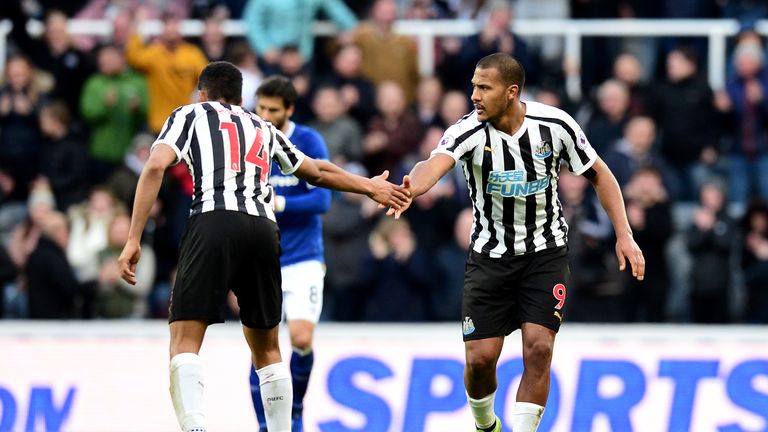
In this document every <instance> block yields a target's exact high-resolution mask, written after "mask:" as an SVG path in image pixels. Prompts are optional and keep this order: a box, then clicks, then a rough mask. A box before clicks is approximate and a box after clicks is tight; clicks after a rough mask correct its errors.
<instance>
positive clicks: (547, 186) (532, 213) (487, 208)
mask: <svg viewBox="0 0 768 432" xmlns="http://www.w3.org/2000/svg"><path fill="white" fill-rule="evenodd" d="M525 105H526V113H525V120H524V121H523V124H522V126H521V127H520V129H519V130H518V131H517V132H515V134H514V135H508V134H506V133H504V132H502V131H499V130H497V129H495V128H494V127H493V125H491V124H490V123H487V122H480V121H478V119H477V114H476V113H475V112H472V113H470V114H467V115H466V116H464V117H463V118H462V119H461V120H459V121H458V122H457V123H456V124H454V125H453V126H451V127H449V128H448V129H447V130H446V131H445V134H444V135H443V138H442V139H441V140H440V143H439V144H438V146H437V148H436V149H435V150H433V152H432V153H433V154H436V153H442V154H446V155H449V156H451V157H453V158H454V159H455V160H456V161H457V162H458V161H459V160H461V161H463V162H464V175H465V177H466V179H467V184H468V186H469V194H470V198H471V199H472V203H473V206H474V225H473V231H472V233H471V235H472V246H471V247H472V249H473V250H474V251H476V252H478V253H482V254H484V255H488V256H491V257H494V258H498V257H501V256H504V255H522V254H526V253H531V252H536V251H540V250H543V249H547V248H552V247H557V246H563V245H565V244H566V242H567V239H568V225H567V224H566V223H565V218H564V217H563V212H562V207H561V205H560V200H559V199H558V196H557V180H558V170H559V168H560V163H561V161H563V162H565V163H567V165H568V167H569V169H570V170H571V172H573V173H574V174H577V175H580V174H583V173H584V172H585V171H586V170H587V169H589V168H590V167H591V166H592V164H593V163H594V162H595V160H597V153H595V151H594V149H592V146H591V145H590V144H589V141H587V138H586V137H585V136H584V132H583V131H582V130H581V128H580V127H579V125H578V124H576V121H575V120H574V119H573V118H572V117H571V116H569V115H568V114H566V113H565V112H563V111H562V110H560V109H557V108H554V107H551V106H548V105H544V104H541V103H538V102H525Z"/></svg>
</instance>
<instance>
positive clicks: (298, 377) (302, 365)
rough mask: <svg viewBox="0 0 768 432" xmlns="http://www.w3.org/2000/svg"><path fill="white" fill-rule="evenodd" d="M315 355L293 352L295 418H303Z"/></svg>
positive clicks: (292, 376) (292, 372) (292, 371)
mask: <svg viewBox="0 0 768 432" xmlns="http://www.w3.org/2000/svg"><path fill="white" fill-rule="evenodd" d="M314 362H315V355H314V353H313V352H312V351H310V352H309V353H306V354H304V355H302V354H300V353H299V352H297V351H295V350H294V351H293V354H292V355H291V378H292V379H293V417H294V418H296V417H301V413H302V410H303V408H304V395H305V394H306V393H307V384H308V383H309V374H310V373H311V372H312V364H313V363H314Z"/></svg>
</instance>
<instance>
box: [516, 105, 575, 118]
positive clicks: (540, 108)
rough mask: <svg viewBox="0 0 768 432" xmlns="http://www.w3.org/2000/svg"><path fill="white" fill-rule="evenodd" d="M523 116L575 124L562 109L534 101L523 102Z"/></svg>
mask: <svg viewBox="0 0 768 432" xmlns="http://www.w3.org/2000/svg"><path fill="white" fill-rule="evenodd" d="M525 116H526V117H529V118H533V119H535V120H543V121H547V120H548V121H551V122H553V123H557V122H568V123H571V122H575V120H574V119H573V117H571V115H570V114H568V113H567V112H565V111H563V110H562V109H560V108H558V107H555V106H552V105H547V104H543V103H541V102H535V101H525Z"/></svg>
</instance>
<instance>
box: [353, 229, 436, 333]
mask: <svg viewBox="0 0 768 432" xmlns="http://www.w3.org/2000/svg"><path fill="white" fill-rule="evenodd" d="M368 244H369V247H370V251H369V252H368V253H367V255H366V256H364V258H363V265H362V268H361V270H362V274H361V275H360V283H361V284H362V286H365V287H367V288H368V292H369V297H368V301H367V303H366V307H365V312H364V315H363V319H364V320H365V321H425V320H426V319H427V317H428V316H429V315H430V313H429V310H428V308H429V306H428V295H429V292H428V291H427V289H426V287H427V283H428V281H429V274H430V273H429V270H428V268H427V263H426V260H425V258H424V256H423V255H422V253H421V252H420V251H419V250H417V248H416V237H415V236H414V235H413V232H411V228H410V225H409V224H408V222H407V221H406V220H405V219H392V218H385V219H382V220H381V221H380V222H379V224H378V225H377V226H376V228H375V229H374V230H373V232H372V233H371V235H370V237H369V238H368Z"/></svg>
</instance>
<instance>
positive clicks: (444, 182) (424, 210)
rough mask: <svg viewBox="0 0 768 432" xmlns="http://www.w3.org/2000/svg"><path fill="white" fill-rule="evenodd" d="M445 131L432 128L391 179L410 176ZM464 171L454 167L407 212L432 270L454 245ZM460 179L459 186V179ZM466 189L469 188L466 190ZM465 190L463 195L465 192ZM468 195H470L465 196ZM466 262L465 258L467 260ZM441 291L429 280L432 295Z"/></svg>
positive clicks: (420, 248) (460, 206)
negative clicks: (444, 250) (441, 253)
mask: <svg viewBox="0 0 768 432" xmlns="http://www.w3.org/2000/svg"><path fill="white" fill-rule="evenodd" d="M444 132H445V129H443V128H440V127H435V126H433V127H430V128H429V129H427V130H426V132H425V133H424V136H423V137H422V139H421V140H420V142H419V145H418V148H417V149H416V150H415V151H414V152H412V153H411V154H409V155H407V156H406V157H405V158H404V159H403V162H402V163H401V164H400V166H399V167H398V170H397V171H394V172H392V175H391V177H393V178H402V177H403V175H405V174H408V173H409V172H411V170H412V169H413V167H414V166H415V165H416V163H417V162H419V161H422V160H426V159H428V158H429V155H430V153H431V152H432V150H434V149H435V148H437V146H438V143H439V141H440V139H441V138H442V136H443V133H444ZM461 171H462V168H461V167H455V168H454V170H452V171H451V172H450V173H449V174H448V175H446V176H444V177H443V178H441V179H440V180H439V181H438V182H437V184H435V186H434V187H432V188H431V189H429V191H427V192H426V193H424V194H423V195H420V196H418V197H417V198H416V199H415V200H414V201H413V204H412V205H411V207H410V209H409V210H408V222H409V223H410V225H411V229H412V230H413V232H414V234H415V235H416V239H417V240H418V243H419V250H420V251H421V252H422V253H423V254H424V255H425V256H426V258H427V260H428V262H427V265H428V266H429V268H430V269H431V268H433V267H434V265H435V263H434V259H435V256H436V255H437V251H438V250H440V248H441V247H443V246H444V245H446V244H451V243H452V242H451V238H452V237H453V231H454V225H455V220H456V215H458V213H459V211H461V209H462V207H463V205H462V204H461V202H460V201H459V200H457V199H455V197H456V195H457V191H458V188H457V184H462V185H466V181H465V180H464V173H463V172H461ZM458 176H460V177H461V179H460V180H459V181H458V182H457V177H458ZM465 188H466V187H465ZM465 190H466V189H463V190H462V192H465ZM467 195H469V194H468V193H467V194H465V195H464V196H467ZM465 258H466V257H465ZM434 289H439V287H437V279H435V278H432V279H430V291H432V290H434Z"/></svg>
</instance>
